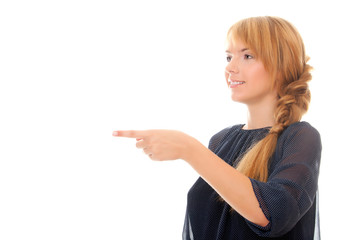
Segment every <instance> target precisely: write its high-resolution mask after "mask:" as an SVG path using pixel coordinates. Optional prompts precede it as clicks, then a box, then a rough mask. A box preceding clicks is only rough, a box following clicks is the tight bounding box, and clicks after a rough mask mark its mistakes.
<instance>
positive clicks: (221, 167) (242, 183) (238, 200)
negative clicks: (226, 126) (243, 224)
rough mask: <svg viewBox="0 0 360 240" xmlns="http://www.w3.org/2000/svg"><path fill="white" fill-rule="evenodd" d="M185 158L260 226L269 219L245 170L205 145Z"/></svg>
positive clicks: (245, 215) (240, 211)
mask: <svg viewBox="0 0 360 240" xmlns="http://www.w3.org/2000/svg"><path fill="white" fill-rule="evenodd" d="M184 160H185V161H186V162H188V163H189V164H190V165H191V166H192V167H193V168H194V169H195V170H196V171H197V172H198V173H199V174H200V176H201V177H202V178H203V179H204V180H205V181H206V182H207V183H208V184H209V185H210V186H211V187H212V188H214V190H215V191H216V192H217V193H218V194H219V195H220V196H221V197H222V198H223V199H224V200H225V201H226V202H227V203H228V204H229V205H230V206H231V207H232V208H233V209H234V210H235V211H237V212H238V213H239V214H240V215H242V216H243V217H244V218H246V219H247V220H249V221H251V222H253V223H255V224H257V225H260V226H266V225H267V224H268V223H269V221H268V220H267V218H266V217H265V215H264V213H263V212H262V210H261V208H260V206H259V202H258V200H257V198H256V196H255V193H254V190H253V188H252V184H251V181H250V179H249V178H248V177H246V176H245V175H244V174H242V173H240V172H239V171H237V170H236V169H235V168H233V167H231V166H230V165H228V164H227V163H226V162H224V161H223V160H222V159H220V158H219V157H218V156H217V155H215V154H214V153H213V152H211V151H210V150H209V149H207V148H206V147H204V146H202V148H198V149H197V151H191V152H190V154H189V155H188V156H186V159H184Z"/></svg>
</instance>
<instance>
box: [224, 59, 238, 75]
mask: <svg viewBox="0 0 360 240" xmlns="http://www.w3.org/2000/svg"><path fill="white" fill-rule="evenodd" d="M225 72H226V73H228V74H235V73H238V72H239V66H238V64H237V63H236V61H234V59H231V60H230V62H228V64H227V65H226V67H225Z"/></svg>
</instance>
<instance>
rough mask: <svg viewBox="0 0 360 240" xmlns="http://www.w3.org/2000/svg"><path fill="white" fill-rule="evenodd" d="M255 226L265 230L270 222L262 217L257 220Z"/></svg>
mask: <svg viewBox="0 0 360 240" xmlns="http://www.w3.org/2000/svg"><path fill="white" fill-rule="evenodd" d="M254 223H255V224H256V225H259V226H260V227H263V228H266V226H267V225H269V223H270V221H269V220H268V219H267V218H266V217H265V216H264V218H261V219H259V221H258V222H257V223H256V222H254Z"/></svg>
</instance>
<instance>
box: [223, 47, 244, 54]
mask: <svg viewBox="0 0 360 240" xmlns="http://www.w3.org/2000/svg"><path fill="white" fill-rule="evenodd" d="M247 50H249V48H243V49H241V50H240V51H238V52H245V51H247ZM225 52H226V53H231V52H230V51H229V50H226V51H225Z"/></svg>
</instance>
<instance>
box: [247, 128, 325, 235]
mask: <svg viewBox="0 0 360 240" xmlns="http://www.w3.org/2000/svg"><path fill="white" fill-rule="evenodd" d="M320 157H321V140H320V135H319V133H318V132H317V130H316V129H314V128H313V127H311V125H310V124H308V123H306V122H299V123H295V124H292V125H290V126H289V127H288V128H287V129H286V130H285V131H284V132H283V134H282V135H281V136H280V137H279V139H278V144H277V147H276V151H275V153H274V155H273V157H272V159H271V163H270V167H269V178H268V181H267V182H265V183H264V182H259V181H256V180H254V179H250V180H251V183H252V186H253V189H254V192H255V195H256V197H257V199H258V201H259V204H260V207H261V209H262V210H263V212H264V214H265V216H266V217H267V218H268V220H269V224H268V225H267V226H266V227H261V226H258V225H256V224H253V223H251V222H249V221H247V223H248V225H249V227H250V228H251V229H252V230H253V231H254V232H255V233H256V234H257V235H259V236H263V237H277V236H281V235H284V234H286V233H287V232H288V231H290V230H291V229H292V228H293V227H294V226H295V225H296V224H297V222H298V221H299V220H300V219H301V218H302V216H304V215H305V214H306V212H307V211H308V210H309V209H310V207H312V206H313V204H315V203H314V200H315V195H316V192H317V183H318V176H319V165H320Z"/></svg>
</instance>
